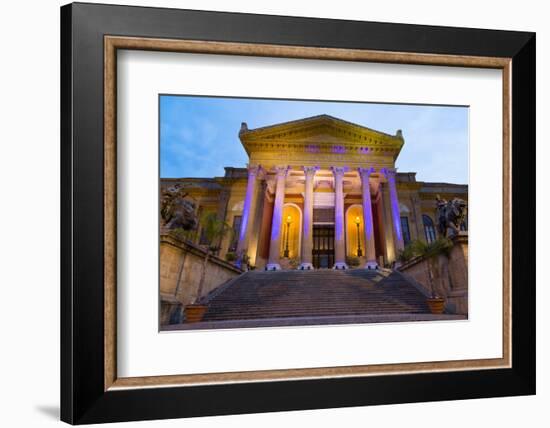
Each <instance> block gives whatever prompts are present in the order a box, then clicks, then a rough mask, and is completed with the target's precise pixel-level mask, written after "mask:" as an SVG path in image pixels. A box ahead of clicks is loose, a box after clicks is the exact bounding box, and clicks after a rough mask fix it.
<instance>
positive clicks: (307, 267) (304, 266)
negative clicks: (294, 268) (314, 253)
mask: <svg viewBox="0 0 550 428" xmlns="http://www.w3.org/2000/svg"><path fill="white" fill-rule="evenodd" d="M298 270H313V265H312V264H311V263H302V264H301V265H300V266H299V267H298Z"/></svg>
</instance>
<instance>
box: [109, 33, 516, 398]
mask: <svg viewBox="0 0 550 428" xmlns="http://www.w3.org/2000/svg"><path fill="white" fill-rule="evenodd" d="M118 49H134V50H149V51H170V52H185V53H203V54H223V55H244V56H264V57H283V58H302V59H324V60H341V61H362V62H382V63H400V64H419V65H441V66H458V67H477V68H494V69H501V70H502V81H503V88H502V90H503V325H502V333H503V350H502V352H503V357H502V358H495V359H476V360H460V361H438V362H423V363H405V364H381V365H364V366H346V367H323V368H306V369H285V370H263V371H246V372H231V373H205V374H191V375H171V376H149V377H132V378H119V377H117V374H116V373H117V371H116V177H117V172H116V75H117V74H116V52H117V50H118ZM104 119H105V126H104V189H105V191H104V202H105V211H104V215H105V220H104V228H105V229H104V230H105V236H104V240H105V241H104V242H105V247H104V266H105V268H104V269H105V271H104V280H105V283H104V291H105V302H104V304H105V310H104V322H105V338H104V339H105V340H104V350H105V359H104V365H105V376H104V389H105V391H107V390H113V389H124V388H142V387H165V386H176V385H178V386H185V385H199V384H218V383H236V382H259V381H272V380H296V379H310V378H337V377H354V376H369V375H382V374H387V375H392V374H404V373H421V372H442V371H459V370H471V369H496V368H509V367H511V361H512V355H511V339H512V319H511V275H512V266H511V244H512V243H511V239H512V235H511V191H512V187H511V186H512V169H511V166H512V165H511V151H510V150H511V59H510V58H496V57H477V56H459V55H434V54H418V53H406V52H381V51H367V50H355V49H334V48H317V47H297V46H281V45H262V44H247V43H229V42H211V41H196V40H168V39H154V38H133V37H117V36H105V37H104Z"/></svg>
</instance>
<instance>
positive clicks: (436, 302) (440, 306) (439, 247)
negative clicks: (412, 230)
mask: <svg viewBox="0 0 550 428" xmlns="http://www.w3.org/2000/svg"><path fill="white" fill-rule="evenodd" d="M452 246H453V243H452V241H451V240H450V239H448V238H440V239H438V240H436V241H433V242H431V243H429V244H427V243H425V242H422V241H415V243H414V246H413V250H412V251H413V253H414V254H415V255H417V256H420V257H423V258H424V259H425V260H426V270H427V273H428V283H429V285H430V297H429V298H428V300H427V303H428V306H429V308H430V312H431V313H432V314H442V313H443V312H444V310H445V299H444V298H442V297H441V296H438V295H437V294H436V292H435V288H434V275H433V266H432V264H433V263H434V262H435V261H436V259H437V256H439V255H440V254H443V255H445V256H448V255H449V250H450V249H451V248H452Z"/></svg>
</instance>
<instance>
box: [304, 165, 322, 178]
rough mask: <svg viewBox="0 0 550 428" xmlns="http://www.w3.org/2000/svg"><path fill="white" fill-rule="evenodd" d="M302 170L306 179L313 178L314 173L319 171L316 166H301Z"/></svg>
mask: <svg viewBox="0 0 550 428" xmlns="http://www.w3.org/2000/svg"><path fill="white" fill-rule="evenodd" d="M302 169H303V171H304V174H305V175H306V177H314V176H315V173H316V172H317V171H319V167H318V166H303V167H302Z"/></svg>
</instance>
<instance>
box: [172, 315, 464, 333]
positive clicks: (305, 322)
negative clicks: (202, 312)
mask: <svg viewBox="0 0 550 428" xmlns="http://www.w3.org/2000/svg"><path fill="white" fill-rule="evenodd" d="M467 319H468V317H467V316H466V315H450V314H441V315H434V314H382V315H381V314H374V315H344V316H323V317H284V318H282V317H281V318H264V319H247V320H226V321H202V322H198V323H192V324H173V325H167V326H163V327H162V331H178V330H212V329H236V328H261V327H297V326H317V325H342V324H347V325H349V324H371V323H394V322H395V323H403V322H417V321H430V322H431V321H467Z"/></svg>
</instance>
